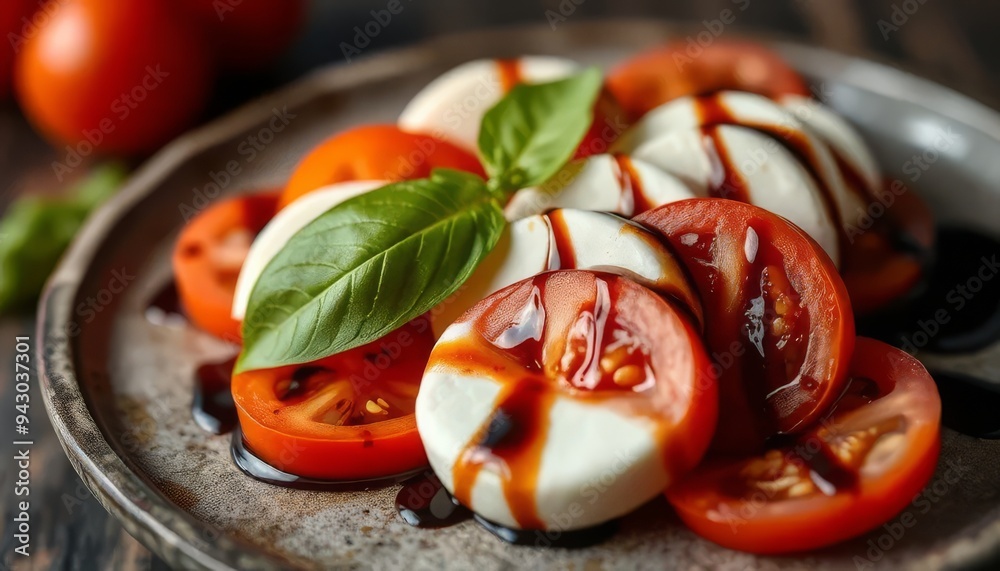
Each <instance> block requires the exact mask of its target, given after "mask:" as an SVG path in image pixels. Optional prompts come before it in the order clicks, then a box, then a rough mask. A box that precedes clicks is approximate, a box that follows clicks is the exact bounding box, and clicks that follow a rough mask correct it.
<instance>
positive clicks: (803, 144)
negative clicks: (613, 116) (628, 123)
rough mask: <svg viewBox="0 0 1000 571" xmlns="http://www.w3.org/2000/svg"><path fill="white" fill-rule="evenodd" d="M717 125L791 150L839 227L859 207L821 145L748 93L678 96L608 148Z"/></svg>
mask: <svg viewBox="0 0 1000 571" xmlns="http://www.w3.org/2000/svg"><path fill="white" fill-rule="evenodd" d="M720 123H721V124H731V125H742V126H745V127H750V128H754V129H757V130H759V131H763V132H766V133H768V134H769V135H770V136H772V137H773V138H775V139H776V140H777V141H779V142H781V143H783V144H785V145H787V146H789V147H792V148H796V150H797V154H799V155H800V158H801V160H802V161H803V162H804V164H805V165H806V166H807V167H808V168H809V169H810V170H811V171H812V172H813V173H814V174H815V176H816V177H818V182H820V183H821V185H822V187H825V189H827V191H828V192H829V193H830V198H831V200H832V202H833V204H834V206H835V207H836V209H837V212H836V213H832V214H833V215H834V216H835V217H836V218H838V219H840V220H841V222H842V223H843V224H844V225H845V226H847V225H849V223H850V222H849V221H851V220H853V219H854V218H855V217H856V216H857V213H858V210H859V209H863V208H864V204H863V202H862V200H861V199H860V197H859V196H858V195H857V194H856V193H854V192H853V191H851V189H849V188H848V186H847V185H846V184H845V182H844V179H843V177H842V176H841V172H840V169H839V168H838V167H837V162H836V160H835V158H834V156H833V154H832V153H831V152H830V150H829V148H828V147H827V146H826V144H825V143H824V142H823V141H822V140H820V139H819V138H817V137H816V136H815V135H813V133H812V131H811V130H810V129H809V128H807V127H806V125H804V124H803V123H802V122H801V121H799V120H798V119H797V118H796V117H795V115H793V114H792V113H791V112H790V111H789V110H788V109H785V108H784V107H782V106H781V105H779V104H777V103H775V102H774V101H772V100H770V99H768V98H766V97H764V96H762V95H757V94H754V93H746V92H742V91H722V92H719V93H716V94H714V95H709V96H705V97H683V98H680V99H675V100H673V101H671V102H669V103H665V104H663V105H661V106H659V107H657V108H656V109H653V110H652V111H650V112H649V113H648V114H646V115H645V116H644V117H643V118H642V119H641V120H639V122H638V123H636V124H635V125H633V126H632V128H630V129H629V130H627V131H626V132H625V133H623V134H622V137H621V138H619V139H618V141H617V142H616V143H615V145H614V150H617V151H619V152H624V153H630V154H634V151H635V149H636V148H637V147H639V146H640V145H642V144H644V143H646V142H648V141H651V140H653V139H656V138H659V137H661V136H663V135H664V134H666V133H668V132H670V131H674V130H678V129H690V128H694V127H700V126H703V125H713V124H720ZM845 229H846V228H845Z"/></svg>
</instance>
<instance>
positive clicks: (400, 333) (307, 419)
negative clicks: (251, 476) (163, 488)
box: [232, 316, 434, 480]
mask: <svg viewBox="0 0 1000 571" xmlns="http://www.w3.org/2000/svg"><path fill="white" fill-rule="evenodd" d="M433 346H434V339H433V335H432V334H431V329H430V321H429V319H428V318H427V317H426V316H422V317H419V318H417V319H415V320H413V321H411V322H409V323H408V324H406V325H404V326H403V327H401V328H400V329H397V330H396V331H394V332H392V333H390V334H389V335H386V336H385V337H383V338H382V339H380V340H378V341H373V342H371V343H369V344H367V345H362V346H361V347H357V348H355V349H351V350H349V351H345V352H343V353H338V354H336V355H333V356H331V357H327V358H325V359H321V360H319V361H316V362H313V363H308V364H304V365H291V366H286V367H279V368H275V369H264V370H258V371H248V372H244V373H240V374H237V375H234V376H233V381H232V391H233V400H234V401H235V402H236V411H237V414H238V416H239V419H240V428H241V429H242V431H243V437H244V438H245V439H246V442H247V445H248V447H249V448H250V449H251V450H252V451H253V452H254V453H255V454H256V455H257V456H259V457H260V458H261V459H263V460H264V461H265V462H267V463H268V464H270V465H272V466H274V467H276V468H278V469H280V470H283V471H285V472H289V473H292V474H296V475H298V476H303V477H308V478H316V479H326V480H358V479H368V478H380V477H388V476H393V475H397V474H401V473H405V472H407V471H410V470H413V469H416V468H419V467H420V466H423V465H425V464H426V463H427V457H426V455H425V454H424V450H423V446H422V444H421V443H420V437H419V435H418V434H417V426H416V421H415V419H414V416H413V407H414V400H415V399H416V396H417V392H418V389H419V387H420V379H421V377H422V376H423V371H424V366H425V365H426V364H427V358H428V356H429V355H430V352H431V349H432V348H433Z"/></svg>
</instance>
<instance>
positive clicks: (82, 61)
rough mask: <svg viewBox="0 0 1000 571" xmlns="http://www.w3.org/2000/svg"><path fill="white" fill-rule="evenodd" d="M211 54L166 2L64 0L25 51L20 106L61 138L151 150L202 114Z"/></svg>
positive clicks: (118, 149) (19, 69) (103, 149)
mask: <svg viewBox="0 0 1000 571" xmlns="http://www.w3.org/2000/svg"><path fill="white" fill-rule="evenodd" d="M204 54H205V43H204V39H203V38H202V36H201V33H200V31H199V30H197V29H196V27H192V26H188V25H185V24H184V23H183V22H182V21H180V20H179V19H178V18H177V15H176V14H175V13H174V11H173V10H172V9H171V8H170V6H169V4H167V3H165V2H163V1H161V0H122V1H120V2H106V1H104V0H66V1H65V2H64V3H62V5H61V6H59V7H58V8H57V9H55V10H53V11H52V15H51V19H50V21H49V23H48V24H46V25H45V26H42V27H40V28H39V29H38V33H37V34H35V35H34V36H32V37H31V38H28V39H27V42H26V43H25V44H24V45H23V46H22V49H21V51H20V52H19V53H18V54H17V59H16V67H15V74H16V76H15V81H16V89H17V96H18V101H19V102H20V103H21V107H22V108H23V109H24V112H25V114H26V115H27V116H28V118H29V119H31V121H32V123H33V124H34V125H35V126H36V127H37V128H38V129H39V130H40V131H41V132H42V133H43V134H44V135H45V136H46V137H47V138H49V139H51V140H52V141H53V142H57V143H61V144H66V145H70V146H73V147H74V148H76V147H78V146H80V147H82V148H83V149H86V148H87V145H89V146H91V147H92V148H93V150H92V151H90V152H94V151H96V152H99V153H102V154H104V153H112V154H126V155H131V154H140V153H144V152H148V151H151V150H154V149H155V148H156V147H157V146H159V145H161V144H163V143H165V142H167V141H168V140H169V139H170V138H171V137H172V136H174V135H176V134H178V133H179V132H180V131H181V130H183V129H184V128H185V127H186V126H188V125H190V124H191V123H192V122H193V121H194V120H195V119H196V118H197V117H198V114H199V113H200V111H201V109H202V107H203V105H204V103H205V101H206V99H207V96H208V92H209V89H210V84H211V75H212V69H211V64H210V63H209V62H208V61H207V60H206V58H205V57H204ZM69 94H71V96H70V95H69ZM84 143H86V144H84ZM78 152H80V153H84V151H83V150H78Z"/></svg>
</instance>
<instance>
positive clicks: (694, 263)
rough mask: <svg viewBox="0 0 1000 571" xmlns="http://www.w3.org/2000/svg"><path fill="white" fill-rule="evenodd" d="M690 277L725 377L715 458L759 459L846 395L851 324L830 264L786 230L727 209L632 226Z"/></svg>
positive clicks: (692, 203) (708, 208) (697, 205)
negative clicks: (743, 455)
mask: <svg viewBox="0 0 1000 571" xmlns="http://www.w3.org/2000/svg"><path fill="white" fill-rule="evenodd" d="M634 221H636V222H639V223H640V224H643V225H644V226H646V227H648V228H650V229H651V230H653V231H654V232H656V233H658V234H659V235H660V236H661V237H662V238H663V239H664V240H665V241H666V242H667V244H668V245H669V246H670V247H671V248H672V249H673V251H674V253H675V254H676V255H677V257H678V259H680V260H681V262H682V263H683V264H684V266H685V267H686V269H687V271H688V272H689V274H690V275H691V277H692V279H693V281H694V283H695V286H696V288H697V289H698V292H699V294H700V295H701V301H702V305H703V307H704V312H705V323H706V324H708V325H707V326H706V331H705V337H706V341H707V343H708V346H709V349H710V352H711V353H712V357H713V359H714V360H715V362H716V363H715V369H716V372H717V373H718V376H719V386H720V398H721V401H720V418H721V419H722V420H721V422H720V424H719V426H718V427H717V429H716V436H715V442H714V448H715V449H716V450H720V451H728V452H750V451H757V450H760V449H761V447H762V446H763V444H764V440H765V439H766V438H768V437H770V436H773V435H775V434H787V433H795V432H799V431H801V430H803V429H804V428H805V427H806V426H808V425H809V424H810V423H811V422H813V421H814V420H816V418H817V417H818V416H819V415H821V414H822V413H823V412H824V411H825V410H826V409H827V408H828V407H829V405H830V403H831V402H833V400H834V399H835V398H836V397H837V396H838V395H839V394H840V393H841V391H842V388H843V386H844V382H845V380H846V376H847V364H848V362H849V358H850V355H851V351H852V349H853V343H854V321H853V316H852V313H851V305H850V301H849V298H848V295H847V291H846V289H845V288H844V284H843V282H842V281H841V279H840V276H839V275H838V274H837V270H836V268H835V267H834V265H833V262H832V261H831V260H830V259H829V257H828V256H827V255H826V254H825V253H824V252H823V250H822V248H821V247H820V246H819V245H818V244H816V243H815V242H814V241H813V240H812V239H811V238H809V236H808V235H806V234H805V233H804V232H802V231H801V230H800V229H798V228H797V227H795V226H794V225H792V224H791V223H790V222H788V221H787V220H785V219H783V218H780V217H778V216H776V215H774V214H771V213H770V212H768V211H766V210H763V209H761V208H758V207H756V206H752V205H749V204H745V203H740V202H735V201H729V200H722V199H692V200H684V201H680V202H674V203H670V204H666V205H663V206H661V207H659V208H656V209H653V210H650V211H648V212H645V213H643V214H641V215H640V216H638V217H636V218H634Z"/></svg>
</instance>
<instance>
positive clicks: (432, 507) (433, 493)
mask: <svg viewBox="0 0 1000 571" xmlns="http://www.w3.org/2000/svg"><path fill="white" fill-rule="evenodd" d="M396 511H398V512H399V516H400V517H402V518H403V521H405V522H406V523H408V524H410V525H412V526H413V527H422V528H438V527H448V526H451V525H454V524H456V523H461V522H463V521H465V520H467V519H469V518H470V517H472V512H471V511H469V510H468V509H467V508H465V507H464V506H462V504H460V503H458V502H457V501H456V500H455V498H453V497H452V496H451V494H449V493H448V490H446V489H445V488H444V486H443V485H441V480H439V479H438V477H437V476H436V475H435V474H434V472H432V471H430V470H427V471H426V472H424V473H423V474H421V475H419V476H417V477H415V478H412V479H410V480H407V481H406V482H404V483H403V487H402V488H401V489H400V490H399V493H398V494H396Z"/></svg>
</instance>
